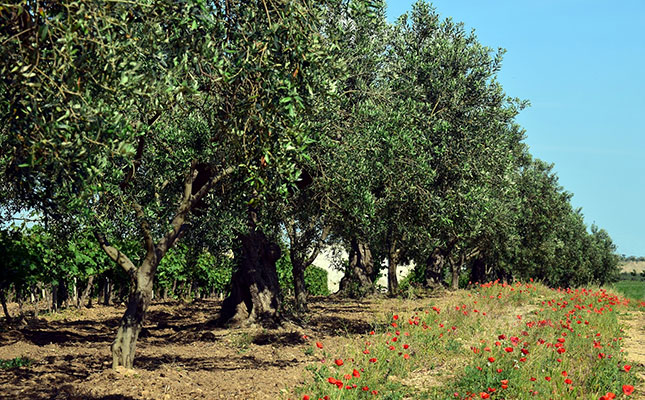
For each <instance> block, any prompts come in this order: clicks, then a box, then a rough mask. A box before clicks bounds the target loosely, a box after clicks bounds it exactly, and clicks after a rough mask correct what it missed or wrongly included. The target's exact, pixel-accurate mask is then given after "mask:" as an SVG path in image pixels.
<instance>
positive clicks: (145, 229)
mask: <svg viewBox="0 0 645 400" xmlns="http://www.w3.org/2000/svg"><path fill="white" fill-rule="evenodd" d="M132 207H133V208H134V210H135V212H136V214H137V218H138V219H139V224H140V225H141V232H142V233H143V239H144V243H145V245H146V251H147V252H148V253H150V252H152V251H154V246H155V245H154V240H153V238H152V232H151V230H150V224H148V220H147V219H146V215H145V213H144V212H143V208H142V207H141V206H140V205H139V204H138V203H136V202H135V203H132Z"/></svg>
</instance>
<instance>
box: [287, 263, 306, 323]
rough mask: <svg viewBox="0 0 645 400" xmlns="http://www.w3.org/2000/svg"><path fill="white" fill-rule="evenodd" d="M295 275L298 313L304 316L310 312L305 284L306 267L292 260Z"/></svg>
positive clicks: (294, 286) (294, 288)
mask: <svg viewBox="0 0 645 400" xmlns="http://www.w3.org/2000/svg"><path fill="white" fill-rule="evenodd" d="M291 266H292V274H293V291H294V295H295V305H296V313H298V314H303V313H306V312H309V307H308V306H307V296H308V295H309V293H308V292H307V286H306V284H305V266H303V265H302V263H301V262H299V261H295V262H294V260H293V259H292V260H291Z"/></svg>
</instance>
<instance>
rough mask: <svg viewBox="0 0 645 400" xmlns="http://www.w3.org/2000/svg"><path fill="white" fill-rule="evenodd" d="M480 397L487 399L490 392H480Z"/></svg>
mask: <svg viewBox="0 0 645 400" xmlns="http://www.w3.org/2000/svg"><path fill="white" fill-rule="evenodd" d="M479 397H481V398H482V399H487V398H489V397H490V394H488V393H486V392H481V393H479Z"/></svg>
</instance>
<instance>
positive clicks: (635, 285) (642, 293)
mask: <svg viewBox="0 0 645 400" xmlns="http://www.w3.org/2000/svg"><path fill="white" fill-rule="evenodd" d="M614 288H615V289H616V290H617V291H619V292H620V293H622V294H623V295H625V297H631V298H632V299H636V300H645V281H642V280H640V281H638V280H629V281H628V280H624V281H618V282H616V283H615V284H614Z"/></svg>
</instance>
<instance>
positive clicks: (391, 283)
mask: <svg viewBox="0 0 645 400" xmlns="http://www.w3.org/2000/svg"><path fill="white" fill-rule="evenodd" d="M387 262H388V264H387V292H388V294H389V295H390V296H396V293H397V291H398V290H399V280H398V278H397V276H396V268H397V267H398V265H399V250H398V249H397V248H396V240H395V241H392V243H391V244H390V248H389V250H388V260H387Z"/></svg>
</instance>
